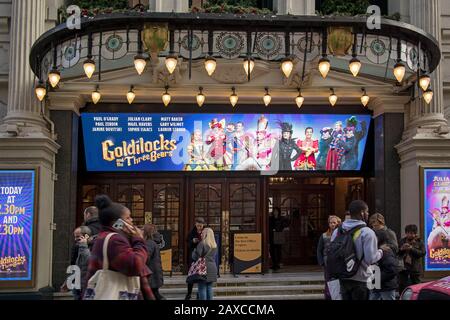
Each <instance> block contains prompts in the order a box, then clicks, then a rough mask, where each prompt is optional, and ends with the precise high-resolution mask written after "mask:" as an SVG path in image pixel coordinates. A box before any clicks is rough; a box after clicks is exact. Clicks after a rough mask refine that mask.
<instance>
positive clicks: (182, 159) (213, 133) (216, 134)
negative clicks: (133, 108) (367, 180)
mask: <svg viewBox="0 0 450 320" xmlns="http://www.w3.org/2000/svg"><path fill="white" fill-rule="evenodd" d="M370 121H371V116H370V115H351V114H347V115H345V114H344V115H318V114H316V115H314V114H308V115H300V114H269V115H264V114H131V113H130V114H126V113H120V114H106V113H84V114H82V126H83V134H84V145H85V154H86V165H87V169H88V171H105V172H111V171H274V170H275V171H294V170H295V171H296V170H298V171H314V170H318V171H355V170H360V169H361V163H362V161H363V157H364V151H365V146H366V141H367V135H368V129H369V126H370Z"/></svg>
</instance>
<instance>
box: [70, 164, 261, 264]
mask: <svg viewBox="0 0 450 320" xmlns="http://www.w3.org/2000/svg"><path fill="white" fill-rule="evenodd" d="M167 176H172V175H170V174H169V175H166V177H164V178H163V177H161V178H160V177H156V176H155V175H154V174H153V175H152V174H145V173H143V174H112V175H111V174H92V175H88V176H87V178H86V176H84V177H83V182H82V184H81V185H80V188H79V199H80V200H79V202H78V203H79V210H78V212H83V211H84V209H85V208H87V207H88V206H92V205H94V199H95V196H96V195H98V194H107V195H109V196H110V197H111V199H113V201H115V202H118V203H121V204H123V205H125V206H127V207H128V208H130V210H131V212H132V217H133V220H134V223H135V224H136V225H143V224H145V223H153V224H155V225H156V226H157V227H158V230H160V231H169V232H170V234H171V244H172V267H173V269H172V270H173V272H186V267H187V266H186V265H185V263H186V261H187V255H188V250H187V241H186V240H187V237H188V234H189V232H190V231H191V230H192V228H193V226H194V220H195V218H196V217H203V218H204V219H205V221H206V223H207V225H208V226H209V227H211V228H212V229H213V230H214V232H215V233H216V238H217V241H218V242H219V244H220V256H221V258H220V262H219V263H220V270H221V272H230V271H231V266H230V264H231V263H232V254H231V253H230V250H232V249H231V248H230V246H232V243H231V241H232V234H233V232H251V233H253V232H261V233H263V234H264V232H263V230H264V227H263V223H264V221H263V219H264V216H265V215H263V214H260V213H261V212H262V210H263V209H262V206H261V204H262V203H263V201H261V199H262V197H261V186H262V184H261V182H262V181H263V180H261V178H260V177H258V178H224V177H223V176H222V177H209V178H198V177H195V176H185V177H179V176H178V177H176V176H177V175H173V178H172V177H170V178H168V177H167ZM81 223H82V214H78V215H77V224H78V225H79V224H81ZM263 241H265V240H264V237H263Z"/></svg>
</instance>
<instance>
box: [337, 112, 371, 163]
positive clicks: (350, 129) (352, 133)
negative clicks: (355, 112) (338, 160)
mask: <svg viewBox="0 0 450 320" xmlns="http://www.w3.org/2000/svg"><path fill="white" fill-rule="evenodd" d="M357 126H358V120H357V118H356V117H354V116H353V117H351V118H350V119H348V120H347V126H346V127H345V129H344V135H345V141H344V143H343V146H344V150H345V153H344V159H343V161H342V164H341V169H342V170H358V155H359V143H360V142H361V140H362V139H363V138H364V137H365V136H366V134H367V124H366V122H365V121H362V122H361V130H356V128H357Z"/></svg>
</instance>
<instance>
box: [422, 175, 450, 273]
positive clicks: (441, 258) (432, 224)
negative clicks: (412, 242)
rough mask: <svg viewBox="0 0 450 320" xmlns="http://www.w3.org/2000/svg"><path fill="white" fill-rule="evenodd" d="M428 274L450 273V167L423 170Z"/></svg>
mask: <svg viewBox="0 0 450 320" xmlns="http://www.w3.org/2000/svg"><path fill="white" fill-rule="evenodd" d="M420 176H421V208H422V217H421V221H422V231H423V237H424V242H425V250H426V255H425V265H424V269H425V272H442V273H444V272H448V271H450V210H449V207H450V168H421V175H420Z"/></svg>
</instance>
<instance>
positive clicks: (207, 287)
mask: <svg viewBox="0 0 450 320" xmlns="http://www.w3.org/2000/svg"><path fill="white" fill-rule="evenodd" d="M198 299H199V300H212V299H213V282H199V283H198Z"/></svg>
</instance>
